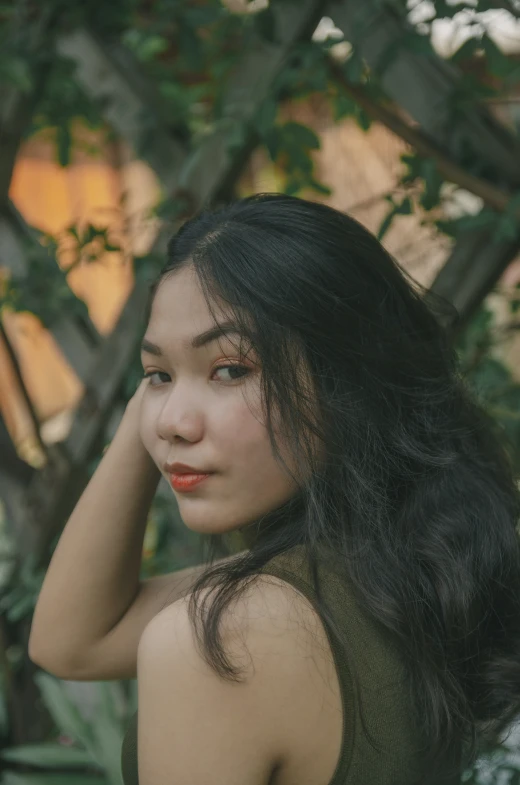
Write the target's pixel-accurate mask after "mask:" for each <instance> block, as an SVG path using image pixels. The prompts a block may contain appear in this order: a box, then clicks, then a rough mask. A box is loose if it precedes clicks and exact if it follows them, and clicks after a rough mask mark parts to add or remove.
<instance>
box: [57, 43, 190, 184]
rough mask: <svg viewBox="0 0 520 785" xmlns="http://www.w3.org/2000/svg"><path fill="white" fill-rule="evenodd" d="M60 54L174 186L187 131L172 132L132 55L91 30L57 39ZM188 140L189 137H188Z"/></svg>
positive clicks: (107, 113) (113, 124)
mask: <svg viewBox="0 0 520 785" xmlns="http://www.w3.org/2000/svg"><path fill="white" fill-rule="evenodd" d="M56 49H57V52H58V54H60V55H63V56H65V57H67V58H70V59H71V60H73V61H74V63H75V64H76V72H75V78H76V79H77V80H78V82H79V83H80V84H81V85H82V87H83V89H84V90H85V91H86V93H87V94H88V95H89V96H90V98H92V99H93V100H94V101H95V103H96V104H97V105H98V107H99V110H100V112H101V113H102V115H103V116H104V118H105V120H106V121H107V123H108V124H109V125H110V126H111V127H112V128H113V129H114V130H115V131H117V133H118V134H119V135H120V136H121V138H123V139H126V140H127V141H128V142H129V143H130V144H131V146H132V147H133V149H134V151H135V152H136V155H137V157H141V158H143V159H144V160H145V161H147V163H148V164H149V165H150V166H151V168H152V169H153V170H154V172H155V173H156V174H157V176H158V177H159V179H160V181H161V182H162V184H163V186H164V187H165V189H166V192H167V193H171V192H172V190H173V189H174V188H175V186H176V184H177V181H178V177H179V170H180V168H181V166H182V163H183V161H184V160H185V159H186V156H187V154H188V146H187V145H186V143H185V137H186V134H185V133H184V132H183V133H178V134H177V135H176V134H174V133H172V132H171V131H170V129H169V128H168V127H167V125H166V123H165V122H164V120H163V119H162V117H161V114H160V110H159V109H158V101H157V98H156V96H155V90H154V87H153V85H152V84H150V83H149V82H148V81H147V80H146V79H145V77H144V75H143V74H142V72H141V70H140V69H139V68H138V67H137V64H136V63H135V62H134V60H133V58H132V57H131V55H130V53H129V52H127V51H125V50H124V49H123V48H122V47H121V46H120V45H119V44H118V43H117V42H114V41H110V42H108V41H103V40H102V39H101V38H99V36H96V35H95V34H94V33H93V32H92V31H91V30H88V29H87V28H78V29H77V30H73V31H71V32H68V33H66V34H63V35H61V36H59V37H58V38H57V43H56ZM183 138H184V141H183Z"/></svg>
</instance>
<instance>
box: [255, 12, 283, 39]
mask: <svg viewBox="0 0 520 785" xmlns="http://www.w3.org/2000/svg"><path fill="white" fill-rule="evenodd" d="M254 21H255V26H256V29H257V30H258V32H259V33H260V35H261V36H262V38H264V39H265V40H266V41H268V42H269V43H270V44H278V43H280V41H279V40H278V38H277V37H276V17H275V15H274V12H273V8H272V5H270V6H268V8H266V9H265V11H260V13H258V14H255V16H254Z"/></svg>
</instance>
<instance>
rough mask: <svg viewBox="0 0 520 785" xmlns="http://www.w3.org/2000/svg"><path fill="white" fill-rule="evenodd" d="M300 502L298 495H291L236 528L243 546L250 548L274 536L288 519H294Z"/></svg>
mask: <svg viewBox="0 0 520 785" xmlns="http://www.w3.org/2000/svg"><path fill="white" fill-rule="evenodd" d="M300 504H301V500H300V497H299V496H293V497H292V498H291V499H289V501H287V502H285V503H284V504H283V505H282V506H281V507H278V508H277V509H275V510H271V511H270V512H268V513H267V514H266V515H264V516H262V518H260V519H259V520H256V521H253V522H252V523H248V524H246V525H245V526H242V527H241V528H240V529H239V530H238V534H239V538H240V541H241V542H242V543H243V546H244V547H245V548H249V549H251V548H253V547H254V546H256V545H260V544H262V543H264V542H265V541H266V540H268V539H269V538H271V537H274V536H275V535H276V534H277V533H279V532H280V530H281V529H283V528H284V527H285V526H286V525H288V523H289V522H290V521H294V519H295V516H296V515H297V513H298V512H299V511H300V509H301V508H300Z"/></svg>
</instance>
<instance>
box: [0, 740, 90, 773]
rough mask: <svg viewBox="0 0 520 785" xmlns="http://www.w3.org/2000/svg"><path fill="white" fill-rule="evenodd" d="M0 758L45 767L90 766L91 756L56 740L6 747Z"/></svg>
mask: <svg viewBox="0 0 520 785" xmlns="http://www.w3.org/2000/svg"><path fill="white" fill-rule="evenodd" d="M0 758H2V760H6V761H10V762H11V763H25V764H27V765H28V766H41V767H42V768H46V769H51V768H53V769H65V768H71V767H72V766H92V758H91V756H90V755H89V754H88V753H87V752H86V751H85V750H80V749H78V748H77V747H65V746H64V745H62V744H58V743H56V742H44V743H42V744H20V745H19V746H17V747H7V748H5V749H3V750H2V751H1V752H0Z"/></svg>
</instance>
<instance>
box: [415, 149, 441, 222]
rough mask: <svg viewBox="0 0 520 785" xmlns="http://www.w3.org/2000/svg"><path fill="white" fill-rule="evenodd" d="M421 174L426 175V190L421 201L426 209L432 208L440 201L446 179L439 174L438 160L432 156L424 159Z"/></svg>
mask: <svg viewBox="0 0 520 785" xmlns="http://www.w3.org/2000/svg"><path fill="white" fill-rule="evenodd" d="M421 174H422V176H423V177H424V191H423V193H422V195H421V198H420V203H421V205H422V206H423V207H424V209H425V210H432V209H433V208H434V207H436V205H438V204H439V202H440V195H441V188H442V185H443V183H444V179H443V178H442V177H441V175H440V174H439V170H438V169H437V164H436V162H435V161H434V160H432V159H431V158H427V159H425V160H423V162H422V165H421Z"/></svg>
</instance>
